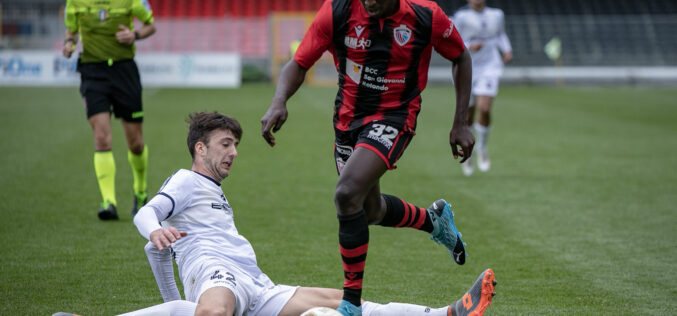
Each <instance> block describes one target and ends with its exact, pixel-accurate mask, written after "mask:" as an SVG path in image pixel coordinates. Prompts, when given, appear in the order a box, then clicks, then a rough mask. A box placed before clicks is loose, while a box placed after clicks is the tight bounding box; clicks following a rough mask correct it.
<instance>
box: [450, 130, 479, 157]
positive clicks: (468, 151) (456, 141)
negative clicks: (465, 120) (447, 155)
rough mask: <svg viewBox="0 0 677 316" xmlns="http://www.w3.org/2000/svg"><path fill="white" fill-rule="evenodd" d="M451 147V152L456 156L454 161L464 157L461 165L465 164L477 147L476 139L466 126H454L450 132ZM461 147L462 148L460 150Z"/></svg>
mask: <svg viewBox="0 0 677 316" xmlns="http://www.w3.org/2000/svg"><path fill="white" fill-rule="evenodd" d="M449 145H451V152H452V153H453V154H454V159H458V157H459V156H460V157H463V159H461V163H464V162H465V161H466V160H468V158H470V155H472V148H473V146H475V137H474V136H473V135H472V132H470V128H469V127H468V125H466V124H454V126H453V127H452V128H451V131H450V132H449ZM458 147H460V148H458Z"/></svg>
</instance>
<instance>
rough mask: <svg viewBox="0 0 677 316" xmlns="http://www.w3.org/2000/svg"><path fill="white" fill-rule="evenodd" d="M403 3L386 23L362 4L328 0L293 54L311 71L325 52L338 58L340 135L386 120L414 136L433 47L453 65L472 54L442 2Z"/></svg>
mask: <svg viewBox="0 0 677 316" xmlns="http://www.w3.org/2000/svg"><path fill="white" fill-rule="evenodd" d="M399 1H400V5H399V10H398V11H397V12H396V13H395V14H393V15H392V16H390V17H387V18H385V19H374V18H371V17H369V15H368V14H367V13H366V11H365V10H364V7H363V6H362V3H361V1H360V0H331V1H329V0H327V1H325V3H324V4H323V6H322V8H321V9H320V10H319V11H318V13H317V15H316V17H315V19H314V20H313V22H312V24H311V27H310V28H309V30H308V32H306V35H305V36H304V38H303V41H302V42H301V45H300V46H299V49H298V50H297V52H296V54H295V56H294V60H296V62H297V63H298V64H299V65H301V67H304V68H309V67H311V66H312V65H313V64H314V63H315V62H316V61H317V59H318V58H319V57H320V56H321V54H322V53H323V52H324V51H326V50H329V51H330V52H331V53H332V55H334V61H335V64H336V68H337V70H338V72H339V93H337V98H336V104H335V116H334V126H335V127H336V128H337V129H339V130H342V131H346V130H351V129H355V128H359V127H361V126H364V125H365V124H368V123H370V122H372V121H373V120H382V119H384V118H385V119H387V120H389V121H391V122H394V123H396V124H398V125H401V126H402V127H403V128H404V129H405V130H409V131H413V130H415V127H416V118H417V116H418V113H419V111H420V109H421V97H420V93H421V92H422V91H423V89H425V87H426V84H427V81H428V67H429V64H430V56H431V53H432V49H433V48H434V49H435V50H436V51H437V52H438V53H440V54H441V55H442V56H443V57H445V58H447V59H449V60H453V59H455V58H457V57H458V56H459V55H460V54H461V53H462V52H463V50H465V46H464V45H463V41H462V40H461V38H460V35H459V34H458V32H457V31H456V29H455V27H454V26H453V23H452V22H451V21H450V20H449V18H448V17H447V16H446V14H444V12H443V11H442V10H441V9H440V7H439V6H438V5H437V4H436V3H435V2H433V1H427V0H399Z"/></svg>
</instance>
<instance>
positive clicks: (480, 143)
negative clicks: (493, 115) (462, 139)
mask: <svg viewBox="0 0 677 316" xmlns="http://www.w3.org/2000/svg"><path fill="white" fill-rule="evenodd" d="M472 127H473V129H475V132H476V133H477V148H481V149H486V148H487V140H488V139H489V130H490V128H489V126H482V125H480V124H479V123H477V122H475V123H474V124H473V125H472Z"/></svg>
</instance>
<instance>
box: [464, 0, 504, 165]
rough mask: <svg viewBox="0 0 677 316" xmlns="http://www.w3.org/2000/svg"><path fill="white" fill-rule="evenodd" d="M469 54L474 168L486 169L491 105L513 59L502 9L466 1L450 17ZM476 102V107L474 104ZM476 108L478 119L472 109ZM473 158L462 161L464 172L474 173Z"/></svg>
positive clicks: (483, 1)
mask: <svg viewBox="0 0 677 316" xmlns="http://www.w3.org/2000/svg"><path fill="white" fill-rule="evenodd" d="M451 19H452V21H453V22H454V25H456V28H457V29H458V32H459V33H460V34H461V37H462V38H463V41H464V42H465V45H466V46H467V47H468V49H470V56H472V70H473V71H472V72H473V74H472V79H473V80H472V97H471V99H470V107H471V108H470V110H469V111H468V124H469V125H472V126H473V128H474V130H475V133H476V134H477V149H478V150H477V168H478V169H479V170H480V171H489V168H490V167H491V161H490V160H489V153H488V148H487V140H488V137H489V130H490V124H491V117H490V114H491V105H492V103H493V101H494V98H495V97H496V95H497V94H498V83H499V79H500V78H501V76H502V75H503V65H504V64H505V63H508V62H510V61H511V60H512V47H511V45H510V40H509V39H508V36H507V35H506V34H505V19H504V14H503V11H502V10H501V9H497V8H491V7H487V6H486V3H485V0H468V5H466V6H464V7H462V8H461V9H459V10H458V11H456V13H455V14H454V16H453V17H452V18H451ZM475 105H477V106H475ZM476 108H477V110H478V111H479V115H478V118H477V122H474V120H475V109H476ZM473 160H475V159H473V158H470V159H468V160H467V161H466V162H465V163H463V164H462V167H463V173H464V174H465V175H466V176H470V175H471V174H472V173H473Z"/></svg>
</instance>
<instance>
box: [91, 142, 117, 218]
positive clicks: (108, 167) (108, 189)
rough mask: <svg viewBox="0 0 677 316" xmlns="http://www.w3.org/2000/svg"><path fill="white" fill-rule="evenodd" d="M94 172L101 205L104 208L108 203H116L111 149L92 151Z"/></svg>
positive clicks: (113, 161)
mask: <svg viewBox="0 0 677 316" xmlns="http://www.w3.org/2000/svg"><path fill="white" fill-rule="evenodd" d="M94 172H95V173H96V180H97V182H98V183H99V191H101V198H102V199H103V207H104V208H106V207H108V205H109V204H113V205H117V200H116V199H115V158H114V157H113V152H112V151H110V150H107V151H97V152H94Z"/></svg>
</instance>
